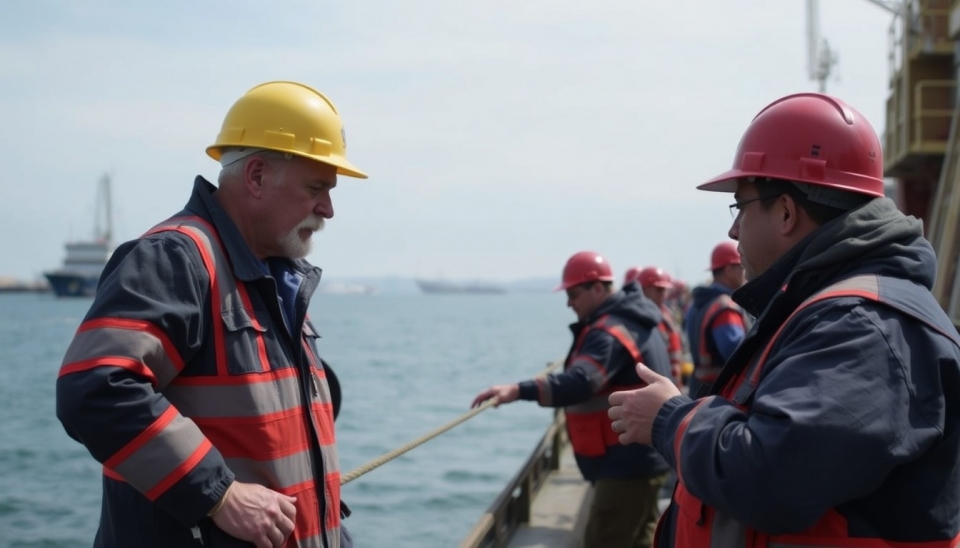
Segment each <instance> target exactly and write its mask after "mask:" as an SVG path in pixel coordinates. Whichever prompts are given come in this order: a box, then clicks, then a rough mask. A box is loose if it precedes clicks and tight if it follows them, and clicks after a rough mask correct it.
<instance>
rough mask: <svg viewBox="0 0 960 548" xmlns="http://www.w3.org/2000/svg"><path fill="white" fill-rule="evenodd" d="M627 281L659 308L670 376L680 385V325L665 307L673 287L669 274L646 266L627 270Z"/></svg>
mask: <svg viewBox="0 0 960 548" xmlns="http://www.w3.org/2000/svg"><path fill="white" fill-rule="evenodd" d="M628 280H629V281H631V282H632V281H636V282H638V283H639V284H640V288H641V289H642V290H643V295H644V296H645V297H646V298H648V299H650V300H651V301H653V302H654V304H656V305H657V307H659V308H660V312H661V314H663V319H662V320H661V321H660V325H659V326H658V327H659V330H660V334H661V335H663V338H664V340H665V341H666V343H667V354H668V355H669V356H670V376H671V377H672V378H673V381H674V382H675V383H677V386H680V385H681V381H680V369H681V367H682V365H683V342H682V341H681V339H680V327H679V326H678V325H677V324H676V322H675V321H674V319H673V311H672V310H670V309H669V308H668V307H667V304H666V303H667V292H668V291H670V289H672V288H673V281H672V280H671V279H670V275H669V274H667V273H666V272H664V270H663V269H662V268H660V267H656V266H648V267H645V268H642V269H639V270H629V271H627V274H626V276H625V278H624V285H626V283H628Z"/></svg>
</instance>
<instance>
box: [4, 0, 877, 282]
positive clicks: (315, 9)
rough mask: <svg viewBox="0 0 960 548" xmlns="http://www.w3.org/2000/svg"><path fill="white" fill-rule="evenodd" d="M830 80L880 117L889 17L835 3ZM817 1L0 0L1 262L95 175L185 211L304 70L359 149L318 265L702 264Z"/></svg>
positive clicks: (84, 223) (80, 204)
mask: <svg viewBox="0 0 960 548" xmlns="http://www.w3.org/2000/svg"><path fill="white" fill-rule="evenodd" d="M820 19H821V27H822V32H823V35H824V36H825V37H826V38H828V39H829V40H830V44H831V46H832V47H833V49H835V50H836V51H837V52H838V54H839V65H838V66H837V67H836V68H835V73H836V75H837V79H834V80H832V81H830V82H829V84H828V92H830V93H833V94H835V95H837V96H839V97H841V98H843V99H845V100H846V101H847V102H849V103H850V104H852V105H853V106H854V107H855V108H857V109H859V110H860V111H861V112H862V113H863V114H864V115H865V116H866V117H867V118H868V119H869V120H870V121H871V122H872V123H873V125H874V128H875V129H876V130H877V131H878V132H881V131H882V130H883V126H884V105H885V102H886V99H887V96H888V57H887V55H888V29H889V26H890V22H891V15H890V14H888V13H887V12H885V11H883V10H882V9H880V8H878V7H876V6H874V5H873V4H871V3H869V2H867V1H866V0H828V1H825V2H821V13H820ZM805 36H806V35H805V3H804V1H803V0H724V1H722V2H718V1H712V0H697V1H694V0H671V1H669V2H667V1H658V2H652V1H644V0H597V1H595V2H590V3H587V2H582V1H572V0H482V1H479V0H416V1H413V0H351V1H349V2H322V1H313V2H306V1H277V2H269V3H268V2H263V1H262V0H258V1H238V0H232V1H230V2H225V1H220V0H216V1H212V0H211V1H196V0H167V1H164V2H129V1H119V0H85V1H73V2H71V1H62V0H7V1H5V2H4V5H3V7H2V8H0V119H2V120H3V122H4V123H5V126H6V131H3V132H0V155H2V156H0V158H2V162H3V167H4V173H3V176H2V178H0V192H2V196H3V199H2V200H0V277H2V276H15V277H18V278H22V279H31V278H34V277H37V276H40V274H41V273H42V272H43V271H44V270H47V269H51V268H54V267H57V266H58V265H59V263H60V261H61V259H62V255H63V244H64V242H65V241H67V240H68V239H82V238H85V237H88V236H89V235H90V233H91V232H92V226H93V220H92V217H93V213H94V193H95V189H96V184H97V180H98V179H99V177H100V175H101V173H103V172H105V171H109V172H110V173H112V175H113V180H114V202H115V227H116V230H115V232H116V234H117V237H118V239H119V240H126V239H131V238H135V237H137V236H138V235H139V234H141V233H142V232H143V231H145V230H147V229H148V228H150V227H151V226H152V225H153V224H155V223H156V222H158V221H161V220H163V219H165V218H166V217H168V216H169V215H170V214H172V213H174V212H176V211H178V210H179V209H180V208H181V207H182V206H183V205H184V204H185V203H186V200H187V198H188V196H189V193H190V190H191V187H192V181H193V178H194V176H195V175H197V174H201V175H204V176H205V177H207V178H208V179H211V180H215V178H216V175H217V172H218V169H219V164H217V163H215V162H214V161H212V160H210V159H209V158H208V157H207V156H206V155H205V154H204V148H205V147H206V146H207V145H209V144H211V143H212V142H213V139H214V138H215V137H216V135H217V132H218V131H219V128H220V124H221V122H222V120H223V116H224V114H225V113H226V111H227V110H228V109H229V107H230V105H231V104H232V103H233V102H234V101H235V100H236V99H237V98H239V97H240V96H241V95H242V94H243V93H245V92H246V91H247V90H248V89H249V88H251V87H253V86H254V85H256V84H259V83H261V82H264V81H268V80H276V79H287V80H297V81H301V82H304V83H306V84H309V85H311V86H314V87H316V88H317V89H319V90H321V91H323V92H324V93H326V94H327V95H328V96H329V97H330V98H331V99H332V100H333V101H334V103H335V104H336V105H337V107H338V109H339V110H340V112H341V114H342V116H343V119H344V123H345V128H346V132H347V142H348V144H349V149H348V156H349V158H350V160H351V161H352V162H353V163H354V164H356V165H357V166H359V167H360V168H361V169H363V170H365V171H366V172H367V173H368V174H369V175H370V179H368V180H355V179H350V178H345V177H344V178H341V179H340V185H339V186H338V187H337V189H336V191H335V192H334V195H333V197H334V206H335V209H336V216H335V218H334V219H332V220H331V222H330V223H329V224H328V225H327V228H326V229H325V230H324V231H323V232H322V233H320V234H318V235H317V236H316V237H315V241H314V251H313V253H312V254H311V255H310V257H309V259H310V260H311V261H312V262H314V263H315V264H317V265H319V266H321V267H322V268H323V269H324V273H325V276H330V277H345V276H374V275H402V276H425V277H437V276H443V277H448V278H489V279H495V280H509V279H516V278H524V277H533V276H557V277H559V272H560V270H561V268H562V267H563V264H564V262H565V261H566V259H567V258H568V257H569V256H570V255H571V254H573V253H575V252H577V251H580V250H583V249H591V250H595V251H598V252H600V253H601V254H603V255H605V256H606V257H607V259H608V260H609V261H610V262H611V264H612V265H613V267H614V269H615V271H616V272H617V273H618V277H619V276H620V275H621V274H622V273H623V271H624V270H626V268H627V267H629V266H631V265H635V264H636V265H641V266H642V265H648V264H656V265H659V266H662V267H663V268H665V269H666V270H668V271H669V272H671V273H673V274H674V275H679V276H680V277H682V278H684V279H686V280H688V281H699V280H701V279H703V278H704V277H705V276H706V274H705V272H704V270H705V268H706V266H707V258H708V255H709V252H710V249H711V248H712V247H713V246H714V245H715V244H716V243H718V242H720V241H722V240H724V239H726V231H727V229H728V228H729V224H730V216H729V214H728V212H727V205H728V204H729V203H730V202H732V199H731V196H730V195H728V194H718V193H707V192H702V191H697V190H696V189H695V186H696V185H697V184H698V183H700V182H703V181H704V180H706V179H708V178H710V177H712V176H713V175H715V174H717V173H720V172H721V171H724V170H726V169H727V168H729V166H730V164H731V162H732V159H733V153H734V151H735V149H736V146H737V142H738V141H739V139H740V135H741V134H742V132H743V130H744V129H745V128H746V126H747V124H748V123H749V122H750V120H751V119H752V118H753V116H754V115H756V113H757V112H758V111H759V110H760V109H761V108H762V107H763V106H765V105H766V104H767V103H769V102H770V101H772V100H774V99H776V98H778V97H779V96H782V95H785V94H788V93H793V92H800V91H815V90H816V82H813V81H810V80H809V79H808V78H807V62H806V37H805Z"/></svg>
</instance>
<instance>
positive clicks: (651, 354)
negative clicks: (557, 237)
mask: <svg viewBox="0 0 960 548" xmlns="http://www.w3.org/2000/svg"><path fill="white" fill-rule="evenodd" d="M660 320H661V313H660V309H659V308H658V307H657V305H656V304H655V303H654V302H653V301H651V300H650V299H647V298H646V297H644V296H643V293H642V292H641V291H640V286H639V284H629V285H627V287H625V288H624V289H622V290H620V291H618V292H616V293H614V294H613V295H611V296H610V297H608V298H607V300H605V301H604V302H603V304H601V305H600V306H599V307H598V309H597V310H595V311H594V312H593V313H592V314H591V315H590V317H588V318H586V319H585V320H583V321H580V322H577V323H574V324H571V326H570V330H571V331H572V332H573V337H574V340H573V343H572V345H571V347H570V351H569V352H568V355H567V359H566V362H565V365H564V371H563V373H559V374H555V375H550V376H549V377H546V378H542V379H536V380H531V381H524V382H522V383H520V399H524V400H533V401H537V402H539V403H540V405H542V406H545V407H564V408H566V410H567V414H568V417H569V416H570V415H571V414H572V413H596V414H597V415H599V416H602V417H606V410H607V409H608V408H609V403H608V402H607V397H608V395H609V394H610V393H611V392H613V391H616V390H625V389H630V388H637V387H638V386H639V385H640V383H641V381H640V378H639V377H638V376H637V372H636V360H635V359H634V358H633V356H632V355H631V352H630V351H629V350H628V349H627V348H626V347H625V346H624V344H623V343H622V342H621V341H620V340H618V339H617V337H616V336H614V335H612V334H611V333H610V331H609V330H605V329H598V328H596V327H597V324H598V322H601V323H604V324H605V325H607V326H608V327H610V328H612V329H616V330H619V331H618V333H625V334H626V335H627V336H628V337H629V341H628V344H629V343H630V342H632V343H633V344H634V345H635V346H636V348H637V349H638V350H639V351H640V353H641V354H642V359H643V361H644V363H645V364H646V365H647V367H649V368H650V369H652V370H654V371H656V372H657V373H659V374H661V375H663V376H665V377H670V358H669V356H668V354H667V347H666V343H665V342H664V340H663V337H662V336H661V335H660V333H659V331H658V327H657V326H658V324H659V323H660ZM568 422H569V419H568ZM598 423H599V421H598ZM594 434H595V435H596V436H598V437H601V438H602V442H601V441H598V442H597V443H598V444H599V443H603V444H604V445H606V451H605V452H604V454H603V455H599V456H587V455H583V454H579V453H578V452H577V449H578V448H577V444H574V452H575V454H576V458H577V464H578V466H579V467H580V471H581V473H582V474H583V477H584V478H586V479H587V480H590V481H594V480H597V479H604V478H631V477H633V478H635V477H642V476H649V475H654V474H660V473H663V472H666V471H667V470H668V469H669V467H668V466H667V464H666V462H664V460H663V459H662V458H661V457H660V456H659V455H658V454H657V452H656V451H655V450H654V449H653V448H652V447H649V446H646V445H640V444H632V445H626V446H624V445H620V444H619V443H618V442H617V441H616V437H617V436H616V435H615V433H614V432H613V431H612V430H611V429H610V427H609V422H607V423H606V425H602V424H598V426H597V428H596V431H595V432H594Z"/></svg>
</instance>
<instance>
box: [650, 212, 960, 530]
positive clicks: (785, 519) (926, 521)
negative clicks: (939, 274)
mask: <svg viewBox="0 0 960 548" xmlns="http://www.w3.org/2000/svg"><path fill="white" fill-rule="evenodd" d="M935 272H936V259H935V256H934V253H933V250H932V248H931V247H930V244H929V243H928V242H927V241H926V240H925V239H924V238H923V233H922V227H921V224H920V222H919V221H917V220H916V219H914V218H908V217H905V216H904V215H902V214H901V213H900V212H899V211H897V209H896V207H895V206H894V204H893V202H892V201H890V200H888V199H885V198H878V199H875V200H872V201H870V202H868V203H867V204H866V205H864V206H863V207H861V208H859V209H856V210H854V211H852V212H848V213H846V214H844V215H842V216H841V217H839V218H837V219H834V220H833V221H831V222H829V223H827V224H825V225H823V226H821V227H819V228H818V229H817V230H816V231H814V232H813V233H811V234H810V235H808V237H807V238H805V239H804V240H803V241H802V242H800V243H798V244H797V245H796V246H794V248H793V249H791V250H790V251H789V252H788V253H787V254H785V255H784V256H783V257H781V258H780V259H779V260H778V261H777V262H776V263H774V264H773V265H772V266H771V267H770V268H769V269H768V270H767V271H766V272H765V273H764V274H763V275H761V276H759V277H758V278H756V279H754V280H752V281H750V282H749V283H748V284H746V285H745V286H744V287H742V288H741V289H739V290H738V291H736V292H735V293H734V299H735V300H736V301H737V302H738V303H739V304H740V305H741V306H743V307H744V308H745V309H746V310H747V311H748V312H749V313H751V314H753V315H756V316H758V317H757V320H756V322H755V323H754V325H753V327H752V328H751V330H750V331H749V333H748V334H747V336H746V338H745V339H744V341H743V342H742V343H741V345H740V346H739V347H738V348H737V350H736V351H735V352H734V354H733V355H732V356H731V357H730V359H729V360H728V362H727V364H726V365H725V366H724V369H723V371H722V372H721V373H720V377H719V378H718V379H717V382H716V383H715V385H714V387H713V389H712V391H711V395H708V396H707V397H706V398H704V399H701V400H697V401H692V400H690V399H689V398H687V397H684V396H678V397H675V398H673V399H671V400H669V401H667V402H666V403H665V404H664V405H663V406H662V407H661V409H660V411H659V413H658V414H657V416H656V419H655V421H654V424H653V445H654V446H655V447H656V448H657V449H658V450H659V451H660V453H661V454H662V455H663V456H664V457H665V458H666V459H667V461H668V462H670V463H671V464H673V465H674V466H675V468H676V469H677V471H678V472H677V473H678V478H679V481H680V483H681V484H682V486H683V488H684V489H683V490H681V489H678V492H682V491H685V492H686V493H689V495H690V496H691V497H693V498H694V499H696V500H697V501H698V503H697V504H696V505H695V506H696V507H691V505H690V504H689V502H690V501H689V500H688V501H687V504H684V503H683V501H680V502H679V503H678V501H677V499H676V496H675V497H674V501H673V502H672V504H671V506H670V508H669V509H668V511H667V512H665V514H664V517H663V518H662V520H661V524H660V528H659V532H658V544H657V545H658V546H661V547H671V548H672V547H673V546H674V545H675V535H676V532H677V527H678V523H686V524H687V525H685V526H684V527H690V526H691V524H695V523H697V521H698V518H693V519H691V518H690V517H689V516H691V513H690V512H695V513H696V512H700V511H701V507H700V506H699V504H701V503H702V504H703V505H706V506H708V507H709V508H711V509H712V511H714V512H716V515H717V516H721V517H722V519H723V520H726V523H727V525H728V526H729V527H728V529H727V530H730V528H744V529H745V530H752V531H754V532H756V534H757V535H759V536H752V535H751V536H750V538H751V539H753V540H752V542H751V543H750V544H749V546H750V547H751V548H754V547H763V546H767V545H768V544H767V542H768V541H769V542H779V541H777V540H776V539H769V535H781V536H782V535H785V534H790V535H793V537H792V538H794V539H795V541H796V542H795V543H788V544H782V543H781V544H777V545H778V546H781V545H790V546H794V545H796V546H806V545H822V543H820V544H818V543H816V542H807V540H809V539H811V538H815V537H816V538H820V539H821V540H822V539H823V531H825V530H828V529H829V531H830V534H831V535H833V536H831V537H830V538H833V539H835V540H833V541H831V542H830V543H828V544H829V545H830V546H853V545H854V544H851V543H850V541H849V540H843V539H846V538H854V539H883V540H885V541H898V542H903V543H917V542H923V541H937V540H944V539H954V538H956V537H957V534H958V532H960V420H958V419H957V417H958V416H960V349H958V348H957V343H956V342H955V341H956V339H957V337H958V335H957V333H956V330H955V328H954V327H953V326H952V325H951V324H950V322H949V320H948V319H947V317H946V315H945V314H944V313H943V311H942V309H940V307H939V306H938V305H937V304H936V302H935V301H934V300H933V298H932V296H931V295H930V288H931V287H932V285H933V280H934V274H935ZM863 274H869V275H873V277H874V279H878V280H879V281H880V285H879V287H880V297H881V301H880V302H877V301H875V300H871V299H868V298H864V297H839V298H832V299H826V300H822V301H819V302H816V303H814V304H812V305H809V306H807V307H805V308H803V309H802V310H801V311H800V312H798V313H797V314H796V315H795V316H793V317H792V318H791V319H790V321H789V322H787V321H786V320H787V318H788V317H790V315H791V314H792V313H793V312H794V311H795V310H796V309H797V308H798V306H799V305H800V303H801V302H803V301H804V300H805V299H807V298H809V297H811V296H812V295H814V294H815V293H817V292H818V291H820V290H822V289H824V288H827V287H828V286H832V285H833V284H835V283H837V282H840V281H843V280H847V279H850V278H851V277H853V276H857V275H863ZM891 287H895V288H896V292H897V294H896V295H888V296H886V297H885V296H884V295H883V292H884V291H886V290H888V289H885V288H891ZM885 300H889V301H890V302H895V301H896V302H900V303H901V304H903V303H906V304H907V306H909V307H912V308H913V309H914V310H915V311H916V312H918V313H917V314H913V313H910V314H907V313H904V312H903V311H902V310H900V309H898V308H896V307H893V306H890V305H888V304H886V303H885V302H883V301H885ZM916 316H924V317H926V318H929V321H927V322H924V321H919V320H918V319H916ZM781 329H782V330H781ZM778 330H781V331H780V334H779V335H778V336H777V337H776V340H775V342H774V343H773V345H772V347H771V350H770V352H769V354H768V355H767V358H766V360H765V365H764V368H763V369H762V370H761V371H762V374H761V376H760V377H759V380H758V381H757V382H756V386H755V389H754V390H753V392H752V393H751V395H750V397H749V399H747V400H746V401H743V402H739V403H735V402H734V401H731V400H730V399H728V398H726V397H722V396H720V395H719V394H720V393H727V392H725V390H726V389H727V387H732V386H738V385H739V383H741V381H742V379H741V376H742V375H743V374H744V372H745V371H747V370H748V368H749V367H750V366H751V364H752V363H753V362H754V360H756V359H757V358H758V357H759V356H758V354H760V352H761V350H762V349H763V348H765V346H766V345H767V343H768V342H769V341H771V339H772V338H773V336H774V334H775V333H776V332H777V331H778ZM680 512H683V513H684V515H685V516H688V517H687V518H684V519H683V520H680V517H681V514H680ZM825 519H828V522H829V526H826V523H828V522H825V521H824V520H825ZM815 524H816V528H815ZM692 526H693V527H696V525H692ZM818 535H819V536H818ZM716 541H717V540H716V538H715V537H714V542H716ZM701 545H702V544H696V546H701ZM740 545H741V544H725V546H732V547H733V548H738V547H739V546H740ZM872 545H873V544H871V546H872ZM906 545H908V544H904V546H906ZM910 545H912V544H910ZM703 546H706V545H703ZM898 546H900V544H898Z"/></svg>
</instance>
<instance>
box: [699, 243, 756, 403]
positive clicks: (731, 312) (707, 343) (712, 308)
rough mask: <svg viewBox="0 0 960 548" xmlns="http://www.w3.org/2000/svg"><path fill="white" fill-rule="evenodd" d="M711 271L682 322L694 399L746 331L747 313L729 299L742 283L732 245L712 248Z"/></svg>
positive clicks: (735, 253)
mask: <svg viewBox="0 0 960 548" xmlns="http://www.w3.org/2000/svg"><path fill="white" fill-rule="evenodd" d="M710 270H711V271H712V272H713V282H712V283H711V284H710V285H708V286H704V287H696V288H694V290H693V304H692V305H690V310H689V311H687V316H686V318H685V319H684V327H685V329H686V331H687V340H688V342H689V344H690V355H691V358H692V359H693V375H691V377H690V382H689V389H688V393H689V394H690V395H691V396H693V397H697V395H698V394H701V393H705V392H706V390H708V389H709V386H710V384H712V383H713V381H715V380H716V378H717V374H719V373H720V368H722V367H723V364H724V363H725V362H726V361H727V358H729V357H730V355H731V354H733V351H734V350H735V349H736V348H737V346H738V345H739V344H740V341H742V340H743V336H744V334H745V333H746V331H747V322H748V318H747V315H746V313H744V311H743V309H742V308H741V307H740V305H738V304H737V303H735V302H734V301H733V299H731V298H730V295H731V294H732V293H733V292H734V290H736V289H739V288H740V286H742V285H743V283H744V281H745V280H744V277H743V265H742V264H741V262H740V253H739V252H738V251H737V244H736V243H735V242H721V243H719V244H717V246H716V247H714V248H713V251H712V252H711V253H710Z"/></svg>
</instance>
